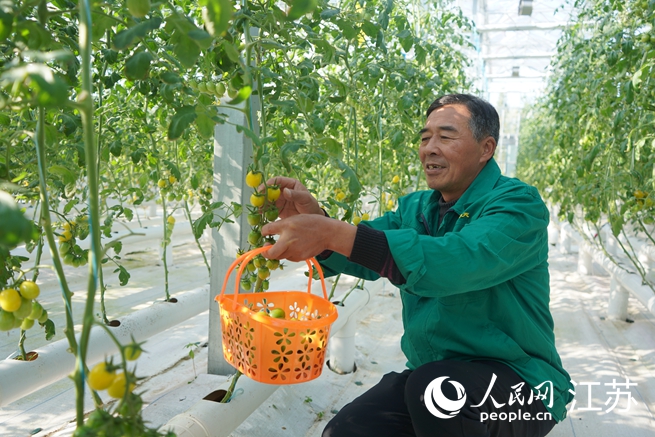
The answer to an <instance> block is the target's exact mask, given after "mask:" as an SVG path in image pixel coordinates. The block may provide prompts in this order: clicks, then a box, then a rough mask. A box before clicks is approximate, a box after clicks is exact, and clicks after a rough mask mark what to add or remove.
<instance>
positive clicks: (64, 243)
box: [59, 214, 89, 267]
mask: <svg viewBox="0 0 655 437" xmlns="http://www.w3.org/2000/svg"><path fill="white" fill-rule="evenodd" d="M88 236H89V217H88V216H87V215H84V214H81V215H79V216H77V217H76V218H75V219H74V220H72V221H66V222H64V223H63V224H62V230H61V231H60V232H59V254H60V255H61V256H62V258H63V260H64V264H66V265H69V266H73V267H80V266H84V265H86V264H87V262H88V260H89V249H82V248H81V247H80V246H79V245H78V244H77V241H78V240H80V241H81V240H84V239H86V238H87V237H88Z"/></svg>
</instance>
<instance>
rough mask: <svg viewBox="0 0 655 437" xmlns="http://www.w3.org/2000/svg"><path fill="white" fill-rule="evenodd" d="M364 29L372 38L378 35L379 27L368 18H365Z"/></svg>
mask: <svg viewBox="0 0 655 437" xmlns="http://www.w3.org/2000/svg"><path fill="white" fill-rule="evenodd" d="M362 30H363V31H364V33H365V34H366V35H367V36H369V37H371V38H375V37H377V35H378V30H379V27H378V26H377V25H376V24H374V23H371V22H370V21H368V20H364V22H363V23H362Z"/></svg>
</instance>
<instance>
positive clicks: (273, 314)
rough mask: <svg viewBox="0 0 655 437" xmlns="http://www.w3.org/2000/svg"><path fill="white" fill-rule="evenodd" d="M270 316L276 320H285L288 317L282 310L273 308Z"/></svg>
mask: <svg viewBox="0 0 655 437" xmlns="http://www.w3.org/2000/svg"><path fill="white" fill-rule="evenodd" d="M270 316H271V317H273V318H275V319H284V318H285V317H286V314H285V312H284V310H283V309H282V308H273V309H272V310H271V314H270Z"/></svg>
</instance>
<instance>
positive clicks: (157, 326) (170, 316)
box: [0, 285, 209, 407]
mask: <svg viewBox="0 0 655 437" xmlns="http://www.w3.org/2000/svg"><path fill="white" fill-rule="evenodd" d="M208 292H209V285H206V286H204V287H200V288H196V289H194V290H191V291H187V292H185V293H182V294H180V295H178V296H175V298H176V299H177V302H176V303H171V302H163V301H159V302H155V303H154V304H153V305H152V306H150V307H148V308H144V309H142V310H139V311H135V312H133V313H132V314H129V315H127V316H125V317H122V318H121V325H120V326H118V327H115V328H110V329H111V330H112V333H113V334H114V335H115V336H116V338H117V339H118V340H119V341H120V342H121V344H126V343H129V342H131V336H132V335H133V336H134V339H135V340H136V341H137V342H141V341H144V340H146V339H148V338H149V337H152V336H153V335H155V334H158V333H160V332H163V331H165V330H166V329H168V328H170V327H172V326H175V325H177V324H179V323H182V322H184V321H185V320H187V319H189V318H191V317H194V316H196V315H198V314H200V313H202V312H203V311H206V310H207V300H208V296H207V293H208ZM77 337H78V341H79V335H78V336H77ZM68 348H69V345H68V340H66V339H63V340H59V341H56V342H54V343H50V344H48V345H47V346H44V347H42V348H39V349H36V350H35V352H37V353H38V354H39V356H38V358H37V359H36V360H35V361H27V362H25V361H18V360H11V359H8V360H2V361H0V407H4V406H6V405H9V404H10V403H12V402H14V401H16V400H18V399H20V398H22V397H23V396H27V395H28V394H30V393H33V392H35V391H37V390H39V389H41V388H43V387H45V386H47V385H48V384H51V383H53V382H56V381H58V380H60V379H62V378H64V377H65V376H66V375H68V374H70V373H71V372H72V371H73V370H74V369H75V356H74V355H73V354H72V353H70V352H69V351H68ZM116 352H118V347H117V346H116V344H115V343H114V342H113V340H112V339H111V337H109V335H108V334H107V333H106V332H105V331H104V329H102V328H101V327H98V326H94V327H93V329H92V330H91V337H90V340H89V347H88V350H87V359H86V362H87V364H88V365H89V366H91V365H93V364H94V363H96V362H98V361H100V360H102V359H103V358H104V357H105V355H112V354H115V353H116Z"/></svg>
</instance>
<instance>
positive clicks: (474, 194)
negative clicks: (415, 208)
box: [430, 158, 500, 214]
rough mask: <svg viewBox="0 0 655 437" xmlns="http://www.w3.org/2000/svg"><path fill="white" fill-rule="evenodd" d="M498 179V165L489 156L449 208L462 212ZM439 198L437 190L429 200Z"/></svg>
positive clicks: (434, 200)
mask: <svg viewBox="0 0 655 437" xmlns="http://www.w3.org/2000/svg"><path fill="white" fill-rule="evenodd" d="M498 179H500V167H498V164H496V160H495V159H493V158H491V159H490V160H489V161H487V164H486V165H485V166H484V167H482V170H480V173H478V175H477V176H476V177H475V179H474V180H473V182H471V185H470V186H469V187H468V188H467V189H466V191H464V194H462V197H460V198H459V199H458V200H457V203H455V205H454V206H453V207H452V208H450V209H451V210H453V211H455V212H457V213H458V214H462V213H463V212H464V211H466V209H467V208H468V207H469V205H470V204H472V203H473V202H475V201H476V200H478V199H479V198H480V197H482V196H484V195H485V194H487V193H489V192H490V191H491V190H493V188H494V187H495V186H496V183H497V182H498ZM440 198H441V193H440V192H439V191H436V190H435V191H434V193H432V196H431V202H430V203H432V202H434V203H437V202H438V201H439V199H440Z"/></svg>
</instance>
